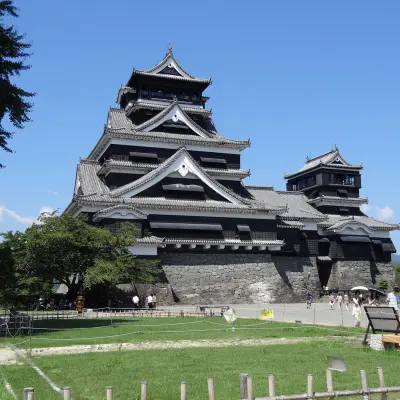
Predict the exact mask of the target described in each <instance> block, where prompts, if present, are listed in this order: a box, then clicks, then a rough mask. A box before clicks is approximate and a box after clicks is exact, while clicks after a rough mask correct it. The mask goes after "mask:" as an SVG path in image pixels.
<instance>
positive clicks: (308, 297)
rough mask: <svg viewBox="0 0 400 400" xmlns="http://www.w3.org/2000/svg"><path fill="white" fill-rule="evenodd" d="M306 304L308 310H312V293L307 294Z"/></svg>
mask: <svg viewBox="0 0 400 400" xmlns="http://www.w3.org/2000/svg"><path fill="white" fill-rule="evenodd" d="M306 303H307V308H311V303H312V296H311V293H308V294H307V297H306Z"/></svg>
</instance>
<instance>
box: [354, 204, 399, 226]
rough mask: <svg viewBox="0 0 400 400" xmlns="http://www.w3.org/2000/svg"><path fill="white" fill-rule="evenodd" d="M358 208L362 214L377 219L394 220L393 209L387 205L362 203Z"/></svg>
mask: <svg viewBox="0 0 400 400" xmlns="http://www.w3.org/2000/svg"><path fill="white" fill-rule="evenodd" d="M360 208H361V211H362V212H363V213H364V214H367V215H370V216H371V217H373V218H376V219H378V220H379V221H383V222H393V221H394V220H395V218H394V210H393V208H391V207H389V206H385V207H379V206H374V205H370V204H363V205H362V206H361V207H360Z"/></svg>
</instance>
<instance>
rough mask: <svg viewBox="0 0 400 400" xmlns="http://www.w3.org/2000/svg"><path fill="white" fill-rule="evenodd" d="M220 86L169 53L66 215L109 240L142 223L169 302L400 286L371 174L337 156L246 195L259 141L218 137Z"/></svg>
mask: <svg viewBox="0 0 400 400" xmlns="http://www.w3.org/2000/svg"><path fill="white" fill-rule="evenodd" d="M210 84H211V79H202V78H195V77H193V76H191V75H190V74H189V73H187V72H186V71H185V70H184V69H183V68H182V67H181V66H180V65H179V63H178V62H177V61H176V59H175V57H174V55H173V53H172V49H171V48H169V50H168V52H167V54H166V55H165V57H164V59H163V60H162V61H161V62H160V63H159V64H157V65H156V66H155V67H153V68H151V69H148V70H140V71H139V70H133V71H132V74H131V76H130V77H129V79H128V82H127V83H126V85H124V86H122V87H121V88H120V90H119V92H118V97H117V103H118V104H119V108H111V109H110V110H109V113H108V117H107V122H106V125H105V127H104V131H103V134H102V135H101V137H100V139H99V140H98V142H97V143H96V145H95V146H94V148H93V150H92V151H91V153H90V154H89V156H88V157H87V158H85V159H81V160H80V162H79V164H78V167H77V172H76V180H75V189H74V195H73V199H72V201H71V203H70V204H69V206H68V207H67V209H66V211H65V212H66V213H68V214H71V215H78V214H80V213H85V214H87V215H88V217H89V223H91V224H96V225H100V226H105V227H107V228H108V229H110V230H111V231H117V230H118V229H119V226H120V223H121V222H123V221H129V222H131V223H134V224H135V225H136V226H137V228H138V232H139V237H138V238H137V241H136V243H135V246H134V247H132V249H131V251H132V252H133V253H134V254H136V255H137V256H138V257H145V258H155V259H158V260H159V261H160V267H161V268H162V269H163V270H164V273H165V278H166V282H165V283H163V284H160V285H158V286H157V285H156V287H155V289H154V290H159V292H157V293H158V301H159V303H162V302H172V301H179V302H181V303H182V304H200V303H220V302H224V303H227V302H228V303H250V302H271V303H273V302H275V301H279V302H282V301H298V300H299V299H304V296H305V294H306V293H307V292H314V293H315V292H317V291H319V290H320V289H321V287H322V286H325V285H328V286H329V287H336V288H341V289H347V288H349V287H351V286H352V285H353V284H354V285H355V284H357V285H359V284H364V285H367V286H371V285H375V284H376V283H378V282H379V281H381V280H388V281H391V280H392V274H393V272H392V266H391V254H392V253H394V252H396V249H395V247H394V245H393V243H392V241H391V239H390V231H392V230H395V229H399V226H398V225H393V224H388V223H385V222H381V221H377V220H375V219H372V218H370V217H368V216H366V215H365V214H364V213H363V212H362V211H361V209H360V206H361V205H363V204H366V203H367V199H365V198H362V197H360V193H359V192H360V189H361V170H362V166H361V165H354V164H351V163H350V162H348V161H347V160H346V159H345V158H344V157H343V156H342V155H341V154H340V152H339V149H338V148H335V149H333V150H331V151H329V152H327V153H325V154H322V155H321V156H319V157H315V158H313V159H308V160H307V161H306V163H305V165H304V166H303V167H302V168H301V169H300V170H299V171H297V172H294V173H292V174H289V175H286V176H285V179H286V180H287V186H286V191H276V190H274V189H273V188H272V187H270V186H250V185H246V184H245V183H243V179H244V178H246V177H248V176H249V175H250V172H249V170H248V169H246V168H245V166H242V165H241V152H242V151H244V150H245V149H247V148H248V147H249V146H250V141H249V140H231V139H229V138H227V137H225V136H222V135H221V134H220V133H219V132H218V131H217V129H216V127H215V125H214V123H213V120H212V113H211V111H210V110H208V109H207V101H208V99H209V98H208V97H206V96H205V95H204V94H203V92H204V91H205V90H206V89H207V87H208V86H209V85H210ZM248 151H251V150H248Z"/></svg>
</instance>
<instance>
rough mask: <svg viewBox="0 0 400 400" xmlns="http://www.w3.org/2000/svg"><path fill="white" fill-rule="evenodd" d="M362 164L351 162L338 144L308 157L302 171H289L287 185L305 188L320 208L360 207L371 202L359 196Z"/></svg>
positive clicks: (345, 209)
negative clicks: (326, 150) (316, 155)
mask: <svg viewBox="0 0 400 400" xmlns="http://www.w3.org/2000/svg"><path fill="white" fill-rule="evenodd" d="M362 168H363V166H362V165H355V164H351V163H349V162H347V161H346V160H345V159H344V158H343V157H342V155H341V154H340V152H339V149H338V148H337V147H336V146H335V148H334V149H333V150H331V151H329V152H328V153H325V154H322V155H320V156H318V157H315V158H307V160H306V163H305V165H304V166H303V167H302V168H301V169H300V170H299V171H297V172H295V173H292V174H287V175H285V178H286V179H287V180H288V181H287V184H286V188H287V190H288V191H301V192H303V193H304V194H305V195H306V196H307V197H308V198H309V199H310V203H312V204H313V205H314V206H315V207H317V208H318V209H319V210H320V211H323V212H325V211H326V212H329V213H334V214H336V213H344V214H345V213H346V212H350V210H348V209H349V208H350V209H352V208H358V207H359V206H360V205H361V204H364V203H366V202H367V200H366V199H362V198H360V197H359V191H360V189H361V174H360V171H361V169H362ZM321 207H324V208H326V210H325V209H321ZM327 207H328V208H327ZM339 208H340V210H339ZM350 213H351V212H350Z"/></svg>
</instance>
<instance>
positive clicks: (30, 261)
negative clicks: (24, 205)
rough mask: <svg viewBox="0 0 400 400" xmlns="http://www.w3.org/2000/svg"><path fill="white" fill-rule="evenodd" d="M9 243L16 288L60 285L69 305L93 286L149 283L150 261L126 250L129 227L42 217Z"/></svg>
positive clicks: (131, 228) (132, 229)
mask: <svg viewBox="0 0 400 400" xmlns="http://www.w3.org/2000/svg"><path fill="white" fill-rule="evenodd" d="M9 240H11V237H10V238H9ZM12 240H13V241H12V243H11V242H10V244H9V247H12V251H11V254H12V262H13V265H14V267H13V268H14V270H15V274H16V277H17V281H18V285H19V287H26V288H27V289H28V290H29V288H31V289H33V288H36V287H37V284H38V282H39V283H40V284H41V285H43V284H47V285H52V284H53V283H55V282H59V283H63V284H65V285H66V286H67V287H68V294H67V297H68V300H69V301H73V300H75V299H76V296H77V294H78V292H79V291H81V290H82V289H84V288H90V286H91V285H93V284H98V283H103V284H106V285H110V286H111V285H115V284H117V283H125V282H133V281H137V280H142V281H146V282H149V281H152V280H153V279H155V277H156V275H157V269H156V268H155V267H154V266H155V263H154V262H144V261H138V260H136V258H135V256H134V255H132V254H131V252H130V251H129V249H128V247H129V246H132V245H133V244H134V243H135V227H134V226H133V225H132V224H129V223H123V224H121V229H120V231H119V232H118V233H116V234H113V233H111V232H110V231H109V230H108V229H106V228H101V227H96V226H92V225H89V224H88V223H87V219H86V218H85V217H84V216H78V217H73V216H70V215H65V214H63V215H60V216H57V215H55V213H51V214H42V215H41V216H40V218H39V223H37V224H33V225H32V226H31V227H30V228H28V229H27V230H26V232H25V233H23V234H20V235H18V238H16V237H13V238H12ZM5 242H6V243H7V240H5ZM3 243H4V242H3ZM6 256H7V254H6ZM35 290H36V289H35Z"/></svg>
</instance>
